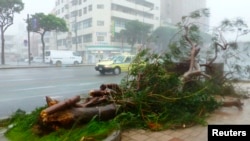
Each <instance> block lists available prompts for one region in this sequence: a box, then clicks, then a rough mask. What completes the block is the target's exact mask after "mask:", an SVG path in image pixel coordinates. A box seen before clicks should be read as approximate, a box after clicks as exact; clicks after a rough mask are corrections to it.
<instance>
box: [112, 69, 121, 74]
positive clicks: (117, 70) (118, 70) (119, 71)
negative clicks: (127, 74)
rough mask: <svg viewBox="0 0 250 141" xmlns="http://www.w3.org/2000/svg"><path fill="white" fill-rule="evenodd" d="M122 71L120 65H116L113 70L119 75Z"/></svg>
mask: <svg viewBox="0 0 250 141" xmlns="http://www.w3.org/2000/svg"><path fill="white" fill-rule="evenodd" d="M120 73H121V69H120V68H119V67H115V68H114V70H113V74H115V75H118V74H120Z"/></svg>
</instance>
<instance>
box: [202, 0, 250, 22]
mask: <svg viewBox="0 0 250 141" xmlns="http://www.w3.org/2000/svg"><path fill="white" fill-rule="evenodd" d="M207 6H208V8H209V9H210V13H211V15H210V17H211V22H210V23H211V24H212V25H218V23H220V22H221V21H222V20H223V19H225V18H228V19H232V18H242V19H243V20H245V21H247V22H248V25H249V26H250V14H249V11H250V0H207Z"/></svg>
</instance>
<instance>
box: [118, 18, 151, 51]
mask: <svg viewBox="0 0 250 141" xmlns="http://www.w3.org/2000/svg"><path fill="white" fill-rule="evenodd" d="M151 28H152V27H151V26H150V25H148V24H145V23H142V22H139V21H137V20H134V21H129V22H127V23H126V25H125V29H124V30H121V32H120V34H123V36H124V38H125V39H126V40H127V42H128V44H129V45H131V52H132V51H133V47H134V45H135V44H136V43H141V44H142V45H144V44H145V41H146V40H147V38H148V34H149V33H150V29H151Z"/></svg>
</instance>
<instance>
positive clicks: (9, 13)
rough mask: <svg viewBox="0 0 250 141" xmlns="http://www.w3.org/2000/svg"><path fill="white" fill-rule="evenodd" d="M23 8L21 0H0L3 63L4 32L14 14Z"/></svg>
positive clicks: (2, 58)
mask: <svg viewBox="0 0 250 141" xmlns="http://www.w3.org/2000/svg"><path fill="white" fill-rule="evenodd" d="M23 8H24V3H23V2H22V0H0V34H1V41H2V42H1V43H2V44H1V46H2V50H1V51H2V52H1V64H2V65H4V64H5V57H4V56H5V55H4V45H5V39H4V33H5V31H6V30H7V29H8V27H10V26H11V25H12V24H13V21H14V14H15V13H20V11H22V10H23Z"/></svg>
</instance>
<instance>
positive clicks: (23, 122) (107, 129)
mask: <svg viewBox="0 0 250 141" xmlns="http://www.w3.org/2000/svg"><path fill="white" fill-rule="evenodd" d="M41 109H42V108H39V109H36V110H35V111H33V112H32V113H31V114H26V113H25V112H21V110H18V111H17V112H15V114H13V116H12V117H11V122H9V123H11V124H12V125H13V127H12V128H10V129H9V130H8V131H7V132H6V134H5V136H6V137H7V138H8V139H9V140H11V141H25V140H27V141H31V140H32V141H79V140H81V139H82V140H83V139H85V140H94V141H101V140H103V139H105V138H107V136H108V135H110V134H111V133H112V132H113V131H115V130H118V129H119V124H118V123H116V122H115V121H114V120H110V121H98V120H96V119H95V118H93V120H91V121H90V122H89V123H87V124H85V125H75V126H73V127H72V128H71V129H58V130H57V131H54V132H51V133H49V134H47V135H43V136H39V135H37V134H36V132H35V130H36V123H37V121H38V117H39V116H38V114H39V113H40V111H41Z"/></svg>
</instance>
